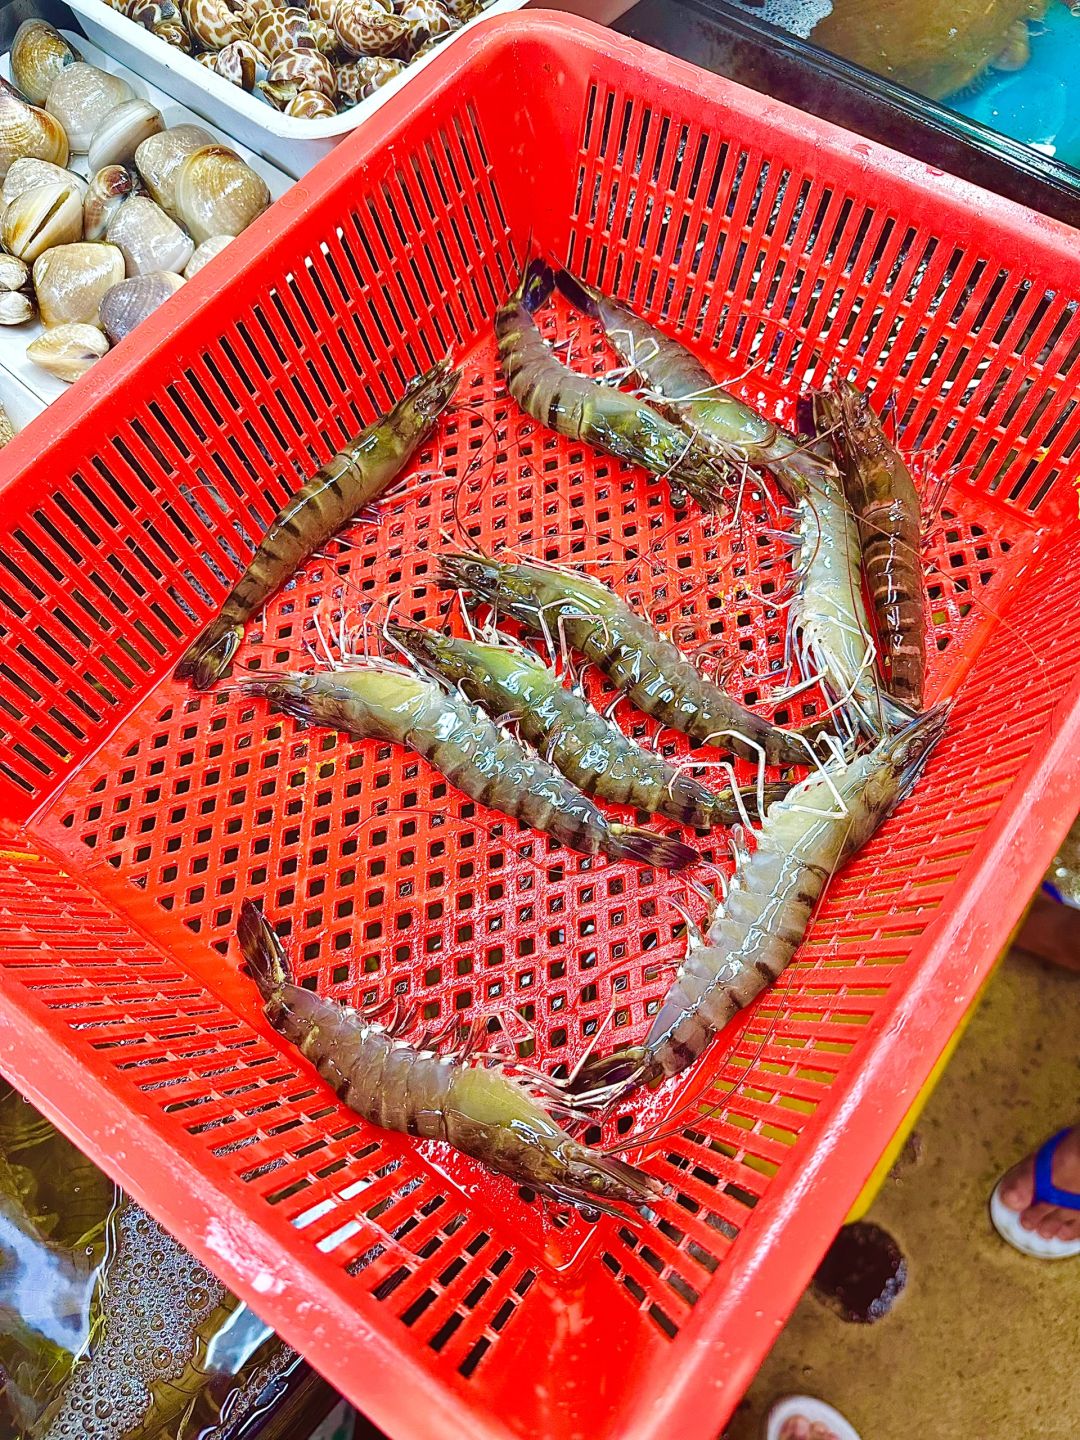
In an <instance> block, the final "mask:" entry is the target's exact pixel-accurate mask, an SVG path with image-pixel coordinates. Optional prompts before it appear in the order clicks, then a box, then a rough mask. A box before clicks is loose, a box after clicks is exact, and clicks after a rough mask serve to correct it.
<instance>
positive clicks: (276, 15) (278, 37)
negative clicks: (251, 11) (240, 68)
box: [248, 5, 317, 64]
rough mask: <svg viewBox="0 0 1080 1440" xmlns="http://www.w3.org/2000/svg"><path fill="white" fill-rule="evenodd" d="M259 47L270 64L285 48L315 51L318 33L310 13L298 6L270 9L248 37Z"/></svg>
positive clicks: (254, 25) (259, 19)
mask: <svg viewBox="0 0 1080 1440" xmlns="http://www.w3.org/2000/svg"><path fill="white" fill-rule="evenodd" d="M248 39H249V40H250V41H251V43H252V45H254V46H255V48H256V50H259V51H261V52H262V54H263V55H265V56H266V58H267V59H268V60H269V61H270V63H271V64H273V62H274V61H275V60H276V59H277V58H278V56H279V55H284V53H285V52H286V50H302V49H311V50H314V49H316V48H317V46H316V43H315V42H316V34H315V31H314V29H313V25H312V21H311V19H310V17H309V16H308V15H307V13H306V12H305V11H303V10H301V9H299V8H298V7H297V6H295V5H290V6H287V7H286V9H284V10H267V11H266V12H265V14H262V15H259V16H258V17H257V18H256V20H255V23H254V24H253V25H252V27H251V33H250V34H249V36H248Z"/></svg>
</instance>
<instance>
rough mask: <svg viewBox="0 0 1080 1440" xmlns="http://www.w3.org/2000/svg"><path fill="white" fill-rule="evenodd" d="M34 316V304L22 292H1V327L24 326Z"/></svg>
mask: <svg viewBox="0 0 1080 1440" xmlns="http://www.w3.org/2000/svg"><path fill="white" fill-rule="evenodd" d="M33 316H34V302H33V300H31V299H30V296H29V295H24V294H23V292H22V291H21V290H0V325H24V324H25V323H26V321H27V320H32V319H33Z"/></svg>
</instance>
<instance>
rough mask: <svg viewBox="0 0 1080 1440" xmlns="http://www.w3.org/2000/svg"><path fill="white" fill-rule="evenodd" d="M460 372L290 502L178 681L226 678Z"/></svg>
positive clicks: (406, 402)
mask: <svg viewBox="0 0 1080 1440" xmlns="http://www.w3.org/2000/svg"><path fill="white" fill-rule="evenodd" d="M460 379H461V371H460V370H454V369H452V368H451V366H450V362H449V360H440V361H439V363H438V364H437V365H433V366H432V368H431V369H430V370H429V371H428V372H427V373H426V374H425V375H420V376H418V377H417V378H416V379H415V380H413V382H412V383H411V384H410V385H409V387H408V389H407V390H406V391H405V394H404V395H403V396H402V398H401V399H400V400H399V401H398V403H397V404H396V405H395V406H394V407H393V409H392V410H390V411H389V413H388V414H386V415H383V416H381V417H380V418H379V419H378V420H376V421H375V422H374V423H373V424H371V425H368V426H367V427H366V429H364V430H361V432H360V434H359V435H358V436H357V437H356V439H355V440H353V441H352V442H351V443H350V444H349V445H346V447H345V448H344V449H343V450H340V451H339V452H338V453H337V454H336V455H335V456H334V457H333V459H332V460H328V461H327V463H326V464H325V465H323V466H322V467H321V468H320V469H319V470H318V471H316V473H315V474H314V475H313V476H312V477H311V479H310V480H308V481H307V482H306V483H305V484H304V485H302V486H301V487H300V489H299V490H298V491H297V492H296V494H295V495H294V496H293V497H292V499H291V500H289V501H288V502H287V503H286V505H285V507H284V509H283V510H281V511H280V512H279V514H278V516H277V518H276V519H275V520H274V522H273V524H272V525H271V526H270V529H269V530H268V531H267V532H266V534H265V535H264V537H263V539H262V541H261V542H260V544H259V548H258V549H257V550H256V551H255V554H254V555H253V556H252V559H251V562H250V564H249V565H248V567H247V569H246V570H245V571H244V573H243V575H241V577H240V579H239V580H238V581H237V582H236V584H235V585H234V586H233V589H232V591H231V593H230V594H229V595H228V596H227V598H226V600H225V602H224V604H223V605H222V607H221V610H220V612H219V613H218V614H217V615H216V616H215V617H214V619H213V620H211V621H210V623H209V625H207V626H206V628H205V629H204V630H203V632H202V634H201V635H199V636H198V637H197V638H196V639H195V641H194V642H193V644H192V645H191V646H190V647H189V648H188V650H187V652H186V653H185V654H184V656H183V657H182V658H181V660H180V663H179V664H178V665H177V667H176V678H177V679H178V680H190V681H191V682H192V684H193V685H194V686H195V688H196V689H197V690H206V689H209V687H210V686H211V685H213V684H214V683H215V682H216V681H217V680H220V679H221V677H222V676H223V675H225V674H227V673H228V670H229V664H230V661H231V660H232V657H233V655H234V654H235V653H236V650H237V647H238V646H239V644H240V640H241V637H242V636H243V633H244V626H245V625H246V624H247V622H248V621H249V620H250V619H251V617H252V616H253V615H255V614H257V613H258V611H259V610H261V609H262V607H263V605H265V604H266V602H267V600H269V599H270V597H271V596H272V595H273V594H274V593H275V591H277V590H278V589H279V588H280V587H281V586H282V585H284V583H285V581H286V580H288V578H289V576H290V575H291V574H292V573H293V571H294V570H296V569H297V567H298V566H300V565H302V564H303V562H304V561H305V560H306V559H307V558H308V556H309V555H311V554H312V553H313V552H314V551H316V550H318V548H319V547H320V546H321V545H325V544H326V542H327V540H329V539H330V538H331V536H333V535H335V534H336V533H337V532H338V531H339V530H340V529H341V527H342V526H343V525H344V524H346V523H347V522H348V521H349V520H350V519H351V518H352V517H353V516H354V515H355V514H356V513H357V511H358V510H362V509H363V508H364V506H365V505H369V504H370V503H371V502H372V501H373V500H374V499H376V498H377V497H378V496H379V495H380V494H381V493H382V492H383V491H384V490H385V489H386V487H387V486H388V485H389V484H390V483H391V481H393V480H394V479H395V478H396V477H397V476H398V475H400V473H401V471H402V470H403V469H404V468H405V466H406V465H407V464H408V462H409V460H410V459H411V458H412V456H413V455H414V453H415V452H416V450H417V449H418V448H419V446H420V445H422V444H423V442H424V441H425V440H426V439H427V437H428V436H429V435H430V434H431V432H432V430H433V429H434V427H435V422H436V421H437V420H438V418H439V416H440V415H441V414H442V412H443V411H444V410H445V409H446V407H447V405H448V404H449V403H450V401H451V399H452V398H453V396H454V392H455V391H456V390H457V387H458V381H459V380H460Z"/></svg>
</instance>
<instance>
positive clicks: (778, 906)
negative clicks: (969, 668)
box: [573, 705, 948, 1104]
mask: <svg viewBox="0 0 1080 1440" xmlns="http://www.w3.org/2000/svg"><path fill="white" fill-rule="evenodd" d="M947 713H948V706H947V705H938V706H936V707H935V708H934V709H933V710H929V711H927V712H926V714H925V715H921V716H919V717H918V719H916V720H913V721H912V722H911V723H910V724H909V725H908V726H907V728H906V729H905V730H902V731H900V732H898V733H896V734H894V735H891V736H889V737H887V738H886V739H884V740H882V741H881V742H880V743H879V744H878V745H877V746H876V748H875V749H873V750H871V751H867V752H865V753H864V754H862V755H859V756H858V757H856V758H855V759H854V760H851V761H847V762H844V761H842V760H837V761H833V762H831V763H830V764H829V765H828V766H826V767H824V768H823V769H822V770H820V771H818V772H817V773H814V774H811V775H809V776H808V777H807V778H806V779H805V780H803V781H801V782H800V784H798V785H796V786H795V788H794V789H793V790H791V791H790V792H789V794H788V795H787V796H786V798H785V799H783V800H780V801H778V802H777V803H776V804H775V805H773V806H771V807H770V809H769V811H768V813H767V814H766V816H765V819H764V821H763V822H762V824H761V828H760V830H757V831H755V832H754V840H755V845H754V849H753V852H752V853H751V852H750V851H749V850H748V849H746V847H745V846H744V845H742V844H741V843H740V844H737V845H736V846H735V853H736V868H735V873H734V876H733V877H732V879H731V881H730V883H729V885H728V889H727V895H726V899H725V900H724V902H723V904H722V905H721V906H720V907H719V909H718V910H717V912H716V914H715V916H714V918H713V919H712V923H711V924H710V926H709V928H708V931H707V933H706V934H704V935H703V934H701V933H700V932H699V931H696V930H691V935H690V942H689V948H688V951H687V956H686V959H685V961H684V962H683V964H682V966H681V967H680V969H679V972H678V975H677V977H676V979H675V983H674V985H673V986H672V987H671V989H670V990H669V991H668V993H667V996H666V997H665V999H664V1001H663V1003H662V1005H661V1007H660V1009H659V1011H658V1012H657V1014H656V1017H655V1019H654V1020H653V1022H652V1025H651V1027H650V1029H649V1033H648V1035H647V1036H646V1037H645V1040H644V1043H643V1044H642V1045H640V1046H635V1047H629V1048H627V1049H624V1050H619V1051H616V1052H615V1053H614V1054H613V1055H608V1056H605V1057H601V1058H597V1059H594V1060H589V1061H587V1062H586V1063H585V1065H584V1066H582V1068H581V1070H580V1072H579V1073H578V1075H577V1076H576V1077H575V1083H574V1087H573V1088H574V1090H575V1091H576V1092H578V1100H579V1103H591V1104H606V1103H609V1102H610V1101H611V1100H613V1099H617V1098H618V1097H619V1096H621V1095H623V1094H626V1093H627V1092H629V1091H630V1090H633V1089H635V1088H636V1087H637V1086H639V1085H647V1084H650V1083H652V1082H654V1081H656V1080H658V1079H660V1078H662V1077H663V1076H665V1075H677V1074H678V1073H679V1072H680V1071H682V1070H685V1069H687V1068H688V1067H689V1066H690V1065H692V1064H693V1063H694V1062H695V1061H696V1060H697V1059H698V1057H699V1056H700V1055H701V1053H702V1051H703V1050H704V1049H705V1047H706V1046H707V1045H708V1043H709V1041H710V1040H711V1039H712V1037H713V1036H714V1035H716V1034H717V1033H718V1032H719V1031H720V1030H722V1029H723V1028H724V1026H725V1025H726V1024H727V1023H728V1021H730V1020H731V1019H732V1018H733V1017H734V1016H735V1015H736V1014H737V1013H738V1011H739V1010H741V1009H742V1008H743V1006H745V1005H748V1004H749V1003H750V1001H751V1000H753V999H754V998H755V997H756V996H757V995H760V993H761V992H762V991H763V990H764V989H765V988H766V987H767V986H769V985H771V984H773V983H774V982H775V981H776V980H777V979H778V978H779V976H780V975H781V973H782V972H783V971H784V969H785V968H786V967H787V965H788V964H789V963H790V961H791V959H792V957H793V956H794V954H795V952H796V950H797V949H798V947H799V945H800V944H801V943H802V940H803V937H804V935H805V934H806V929H807V926H808V925H809V923H810V916H811V914H812V913H813V910H814V906H815V905H816V904H817V901H818V899H819V898H820V896H821V893H822V891H823V890H824V888H825V886H826V885H827V884H828V881H829V879H830V878H831V876H832V875H833V874H834V873H835V872H836V870H837V869H838V868H839V867H840V866H841V865H843V864H844V863H845V862H846V861H847V860H849V859H850V858H851V856H852V855H854V854H855V852H856V851H857V850H859V849H861V847H862V846H863V845H865V844H866V842H867V841H868V840H869V839H870V837H871V835H873V834H874V832H875V830H877V828H878V826H879V825H880V824H881V823H882V821H883V820H884V819H885V818H886V816H888V815H889V814H891V812H892V811H893V810H894V809H895V808H896V806H897V805H898V804H899V803H900V801H901V800H903V799H904V797H905V796H906V795H907V794H909V792H910V791H911V789H912V787H913V786H914V784H915V782H916V780H917V779H918V777H919V774H920V772H921V770H922V768H923V766H924V765H925V763H926V760H927V758H928V756H929V755H930V752H931V750H932V749H933V747H934V745H935V744H936V743H937V741H938V739H939V738H940V736H941V734H942V731H943V729H944V727H945V720H946V716H947ZM582 1092H585V1093H582Z"/></svg>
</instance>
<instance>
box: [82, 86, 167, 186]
mask: <svg viewBox="0 0 1080 1440" xmlns="http://www.w3.org/2000/svg"><path fill="white" fill-rule="evenodd" d="M164 129H165V121H164V120H163V119H162V118H161V111H160V110H158V109H157V108H156V107H155V106H153V105H151V104H150V102H149V101H148V100H141V99H139V98H138V97H136V98H135V99H134V100H125V101H124V103H123V104H122V105H117V107H116V109H115V110H110V111H109V113H108V115H106V116H105V119H104V120H102V122H101V124H100V125H99V126H98V127H97V129H96V130H95V131H94V138H93V139H92V140H91V141H90V150H89V154H88V157H87V158H88V160H89V163H90V170H91V173H92V174H96V173H97V172H98V171H99V170H103V169H104V168H105V166H106V165H130V164H131V163H132V162H133V161H134V159H135V151H136V150H138V148H139V146H140V145H141V144H142V142H143V141H144V140H148V139H149V138H150V136H151V135H159V134H160V133H161V131H162V130H164Z"/></svg>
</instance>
